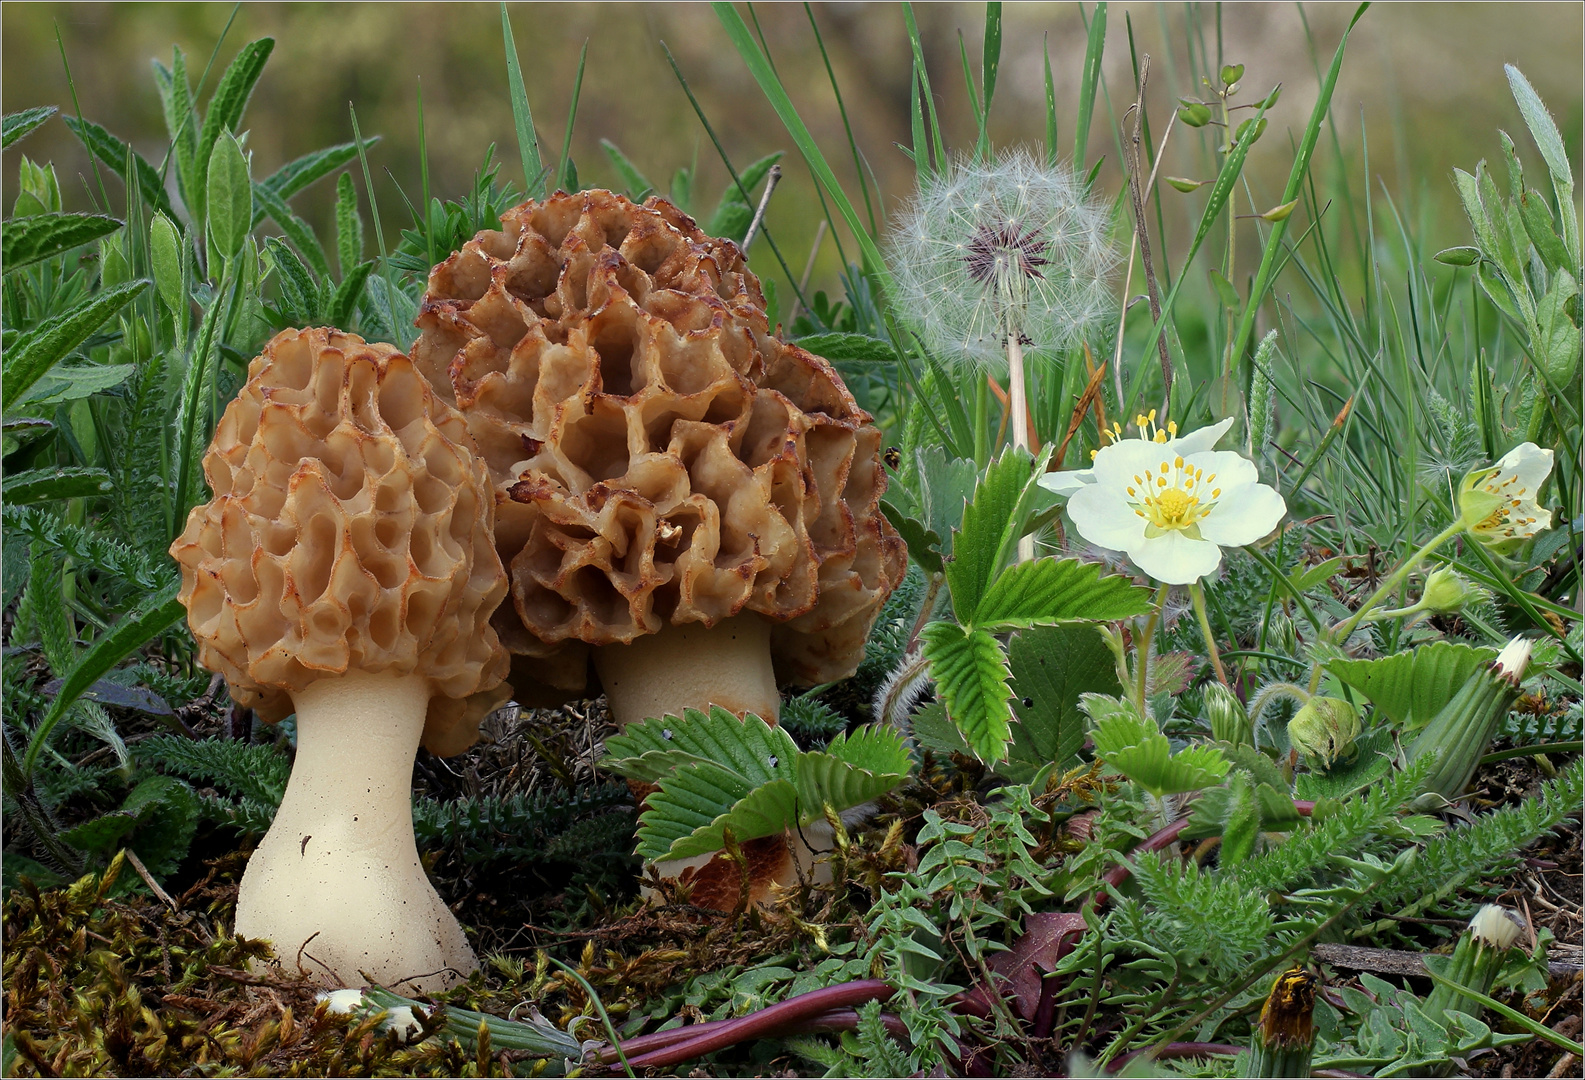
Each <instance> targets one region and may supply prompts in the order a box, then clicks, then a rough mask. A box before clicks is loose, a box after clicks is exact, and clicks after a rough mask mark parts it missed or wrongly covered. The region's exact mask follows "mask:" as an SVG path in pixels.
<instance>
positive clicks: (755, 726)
mask: <svg viewBox="0 0 1585 1080" xmlns="http://www.w3.org/2000/svg"><path fill="white" fill-rule="evenodd" d="M606 751H607V757H605V758H604V759H602V761H601V762H600V764H601V767H602V768H605V769H608V770H610V771H612V772H615V773H617V774H618V775H621V776H626V777H628V778H629V779H632V780H638V781H642V782H645V783H658V784H659V785H660V790H659V791H658V792H656V793H654V794H652V795H650V796H649V798H648V800H647V804H648V807H649V809H647V810H646V811H645V812H644V814H643V815H642V817H641V818H640V819H639V830H638V838H639V845H638V853H639V855H641V856H643V858H644V859H645V860H647V861H650V862H655V861H659V860H662V859H682V858H688V857H691V856H694V855H703V854H708V853H710V852H715V851H719V850H721V849H722V848H723V847H725V846H726V844H727V840H726V836H727V834H728V833H729V832H730V834H731V837H732V840H733V842H741V841H744V840H753V839H757V838H758V837H762V836H773V835H777V834H779V833H781V832H783V831H784V830H786V829H788V828H796V827H798V826H801V825H807V824H810V823H811V822H814V821H818V820H820V819H822V818H824V817H825V816H826V814H827V812H828V811H829V812H841V811H843V810H847V809H849V808H851V807H854V806H859V805H861V804H863V803H866V802H869V801H870V800H871V799H875V798H878V797H880V796H881V795H884V794H885V793H886V792H888V791H890V790H891V789H893V788H895V787H896V786H897V785H898V784H899V783H901V782H902V781H903V780H904V779H905V778H906V776H907V774H908V771H909V760H908V754H907V751H906V750H905V749H904V748H903V744H902V739H901V737H900V736H898V735H897V733H896V732H894V731H891V730H889V729H884V728H878V727H869V728H862V729H860V730H859V731H856V732H853V733H852V734H846V733H844V734H842V735H838V736H837V737H836V738H835V739H832V740H831V742H830V743H829V744H828V745H827V746H826V749H825V750H824V751H802V750H799V749H798V746H797V744H796V743H794V742H793V741H792V738H791V736H789V735H788V734H787V733H786V732H785V731H783V730H782V729H781V728H779V727H771V726H770V725H769V724H767V723H765V721H763V720H761V719H760V718H759V717H757V716H754V715H752V714H750V715H748V716H746V717H744V718H743V719H742V720H739V719H738V718H737V717H736V716H734V715H733V714H732V713H730V712H728V711H727V710H725V709H722V708H720V707H714V708H712V709H711V710H710V712H709V713H708V714H706V713H702V712H699V711H698V710H696V709H689V710H686V711H685V712H684V714H683V715H682V716H680V717H674V716H667V717H661V718H659V719H652V720H644V721H641V722H640V723H637V724H633V725H630V726H629V727H628V729H627V730H626V731H624V732H623V733H622V734H621V735H617V736H613V737H612V738H610V739H608V740H606Z"/></svg>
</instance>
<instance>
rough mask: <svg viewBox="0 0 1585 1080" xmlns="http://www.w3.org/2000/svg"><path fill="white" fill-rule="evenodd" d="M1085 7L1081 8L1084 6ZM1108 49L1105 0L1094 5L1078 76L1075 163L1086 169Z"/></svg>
mask: <svg viewBox="0 0 1585 1080" xmlns="http://www.w3.org/2000/svg"><path fill="white" fill-rule="evenodd" d="M1081 10H1082V9H1081ZM1105 49H1106V0H1101V2H1100V3H1098V4H1096V5H1095V14H1094V15H1093V16H1092V17H1091V19H1090V36H1089V41H1088V42H1087V43H1086V45H1085V47H1084V70H1083V74H1081V75H1080V76H1079V115H1078V117H1077V118H1076V121H1075V122H1076V124H1077V125H1078V126H1077V127H1076V128H1075V130H1074V133H1073V166H1074V168H1076V169H1083V168H1084V160H1085V159H1084V147H1085V144H1086V143H1087V142H1089V141H1090V118H1091V116H1093V115H1094V113H1095V87H1096V86H1097V84H1099V83H1100V81H1101V54H1102V53H1103V52H1104V51H1105Z"/></svg>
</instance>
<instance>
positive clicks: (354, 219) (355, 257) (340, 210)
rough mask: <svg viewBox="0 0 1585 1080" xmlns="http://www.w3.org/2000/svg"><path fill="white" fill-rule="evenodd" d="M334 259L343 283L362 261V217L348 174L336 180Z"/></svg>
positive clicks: (356, 194)
mask: <svg viewBox="0 0 1585 1080" xmlns="http://www.w3.org/2000/svg"><path fill="white" fill-rule="evenodd" d="M336 259H337V261H338V262H339V263H340V266H341V277H342V282H343V283H345V282H346V279H347V276H348V275H349V274H351V273H352V270H353V268H354V267H356V266H358V265H359V264H360V263H361V262H362V261H363V215H362V214H360V213H359V212H358V185H357V184H355V183H354V182H353V180H352V174H351V173H350V172H345V173H342V174H341V176H340V177H338V178H337V180H336Z"/></svg>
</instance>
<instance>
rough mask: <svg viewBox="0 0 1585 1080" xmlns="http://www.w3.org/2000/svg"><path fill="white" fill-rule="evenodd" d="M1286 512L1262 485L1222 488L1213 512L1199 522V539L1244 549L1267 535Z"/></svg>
mask: <svg viewBox="0 0 1585 1080" xmlns="http://www.w3.org/2000/svg"><path fill="white" fill-rule="evenodd" d="M1287 512H1288V504H1287V503H1285V502H1284V501H1283V499H1282V496H1281V495H1279V494H1278V493H1277V492H1276V491H1275V490H1274V489H1272V488H1269V487H1267V486H1266V485H1265V484H1244V485H1241V486H1239V487H1236V488H1231V489H1227V488H1224V489H1223V490H1222V498H1221V499H1220V500H1219V501H1218V502H1217V504H1216V509H1214V510H1212V511H1211V512H1210V513H1209V514H1207V515H1205V517H1203V518H1201V519H1200V535H1201V536H1203V537H1205V539H1207V540H1209V541H1210V542H1211V543H1213V544H1219V545H1220V546H1222V547H1243V546H1244V545H1245V544H1253V543H1254V542H1255V541H1256V540H1259V539H1260V538H1261V537H1263V536H1266V535H1267V534H1269V533H1270V532H1271V530H1273V529H1275V528H1276V527H1277V526H1278V524H1280V523H1281V521H1282V517H1283V515H1284V514H1286V513H1287Z"/></svg>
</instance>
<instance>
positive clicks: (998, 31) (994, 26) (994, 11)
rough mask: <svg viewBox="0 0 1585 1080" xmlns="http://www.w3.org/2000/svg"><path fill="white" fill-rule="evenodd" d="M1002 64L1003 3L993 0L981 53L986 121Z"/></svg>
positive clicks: (982, 103) (982, 105)
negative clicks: (997, 74)
mask: <svg viewBox="0 0 1585 1080" xmlns="http://www.w3.org/2000/svg"><path fill="white" fill-rule="evenodd" d="M1001 64H1002V5H1001V2H1000V0H991V3H988V4H986V5H985V43H984V48H983V51H982V52H981V54H980V85H981V89H982V91H983V95H984V96H983V97H982V98H981V101H980V111H981V112H982V113H984V114H985V122H986V123H987V124H989V123H990V122H991V100H992V99H993V98H994V97H995V96H996V73H997V71H998V70H1000V68H1001ZM985 151H986V152H987V153H989V152H990V145H989V144H987V145H986V146H985Z"/></svg>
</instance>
